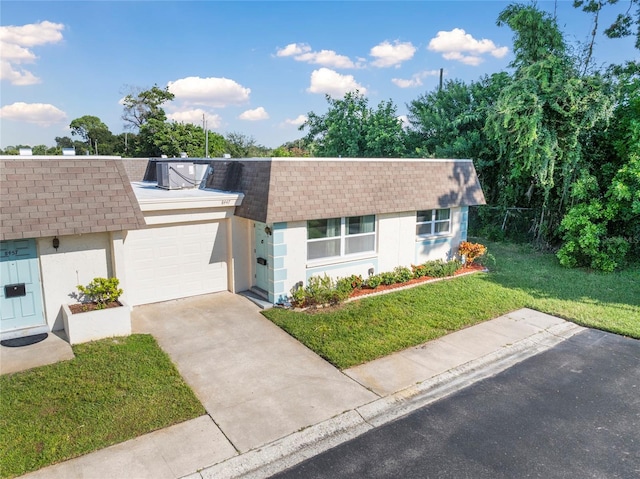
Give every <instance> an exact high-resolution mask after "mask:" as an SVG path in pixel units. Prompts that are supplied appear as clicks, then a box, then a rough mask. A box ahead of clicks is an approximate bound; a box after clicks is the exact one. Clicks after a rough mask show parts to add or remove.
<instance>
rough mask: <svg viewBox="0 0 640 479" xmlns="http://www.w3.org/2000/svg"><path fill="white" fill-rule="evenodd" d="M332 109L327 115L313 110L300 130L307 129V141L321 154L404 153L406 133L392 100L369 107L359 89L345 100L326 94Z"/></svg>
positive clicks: (394, 154) (382, 155)
mask: <svg viewBox="0 0 640 479" xmlns="http://www.w3.org/2000/svg"><path fill="white" fill-rule="evenodd" d="M326 99H327V102H328V103H329V110H328V111H327V113H326V114H324V115H318V114H316V113H314V112H310V113H309V114H308V115H307V121H305V122H304V123H303V124H302V125H301V126H300V130H304V129H305V128H307V129H308V133H307V136H306V140H307V141H308V142H309V143H313V144H314V146H315V151H314V154H315V155H317V156H322V157H340V156H345V157H372V158H379V157H399V156H403V155H404V153H405V144H404V140H405V133H404V130H403V128H402V123H401V121H400V120H399V119H398V118H397V114H396V107H395V106H394V105H393V103H392V102H391V101H387V102H381V103H380V104H379V105H378V108H377V109H376V110H374V109H372V108H369V106H368V100H367V98H366V97H365V96H364V95H362V94H360V92H359V91H357V90H356V91H355V92H349V93H347V94H346V95H345V96H344V98H342V99H333V98H331V97H330V96H329V95H327V96H326Z"/></svg>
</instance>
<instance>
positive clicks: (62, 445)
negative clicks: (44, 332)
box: [0, 334, 205, 478]
mask: <svg viewBox="0 0 640 479" xmlns="http://www.w3.org/2000/svg"><path fill="white" fill-rule="evenodd" d="M73 350H74V353H75V355H76V358H75V359H72V360H70V361H64V362H61V363H57V364H53V365H49V366H43V367H40V368H36V369H32V370H30V371H24V372H21V373H15V374H9V375H4V376H0V474H1V476H2V477H3V478H4V477H13V476H17V475H21V474H25V473H27V472H29V471H33V470H36V469H39V468H42V467H44V466H47V465H49V464H54V463H57V462H60V461H64V460H66V459H70V458H73V457H76V456H80V455H82V454H86V453H88V452H91V451H95V450H97V449H101V448H103V447H106V446H109V445H112V444H116V443H119V442H122V441H126V440H128V439H132V438H135V437H137V436H140V435H142V434H145V433H148V432H151V431H154V430H156V429H160V428H163V427H167V426H170V425H172V424H176V423H179V422H182V421H186V420H188V419H192V418H195V417H198V416H200V415H202V414H205V410H204V407H203V406H202V405H201V404H200V402H199V401H198V400H197V399H196V397H195V395H194V394H193V391H191V389H190V388H189V387H188V386H187V385H186V384H185V383H184V381H183V380H182V377H181V376H180V374H179V373H178V371H177V370H176V368H175V367H174V365H173V363H171V361H170V359H169V357H168V356H167V355H166V354H165V353H164V352H163V351H162V350H161V349H160V347H159V346H158V344H157V343H156V341H155V339H154V338H153V337H152V336H150V335H142V334H135V335H131V336H129V337H126V338H112V339H105V340H101V341H95V342H92V343H86V344H79V345H76V346H74V347H73Z"/></svg>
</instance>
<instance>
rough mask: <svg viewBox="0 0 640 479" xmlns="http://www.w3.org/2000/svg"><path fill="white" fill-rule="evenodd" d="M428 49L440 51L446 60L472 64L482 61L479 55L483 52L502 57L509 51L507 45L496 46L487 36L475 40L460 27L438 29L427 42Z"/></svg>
mask: <svg viewBox="0 0 640 479" xmlns="http://www.w3.org/2000/svg"><path fill="white" fill-rule="evenodd" d="M428 49H429V50H431V51H434V52H439V53H442V56H443V57H444V58H445V59H446V60H456V61H459V62H462V63H465V64H467V65H474V66H475V65H479V64H480V63H482V62H483V61H484V59H483V58H482V56H481V55H483V54H487V53H488V54H491V55H492V56H494V57H496V58H502V57H504V56H505V55H506V54H507V53H508V51H509V49H508V48H507V47H498V46H496V44H495V43H493V41H491V40H489V39H487V38H483V39H482V40H476V39H475V38H473V36H471V35H470V34H469V33H466V32H465V31H464V30H463V29H462V28H454V29H453V30H451V31H450V32H446V31H439V32H438V34H437V35H436V36H435V37H434V38H432V39H431V41H430V42H429V46H428Z"/></svg>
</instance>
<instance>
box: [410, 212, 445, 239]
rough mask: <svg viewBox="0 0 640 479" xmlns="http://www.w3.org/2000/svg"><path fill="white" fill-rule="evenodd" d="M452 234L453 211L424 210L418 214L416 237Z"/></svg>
mask: <svg viewBox="0 0 640 479" xmlns="http://www.w3.org/2000/svg"><path fill="white" fill-rule="evenodd" d="M450 232H451V210H450V209H449V208H445V209H439V210H422V211H418V212H417V213H416V236H437V235H446V234H449V233H450Z"/></svg>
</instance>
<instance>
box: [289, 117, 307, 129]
mask: <svg viewBox="0 0 640 479" xmlns="http://www.w3.org/2000/svg"><path fill="white" fill-rule="evenodd" d="M305 121H307V115H298V116H297V117H296V118H294V119H290V118H287V119H286V120H285V121H284V122H285V123H286V124H287V125H293V126H300V125H302V124H303V123H304V122H305Z"/></svg>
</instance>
